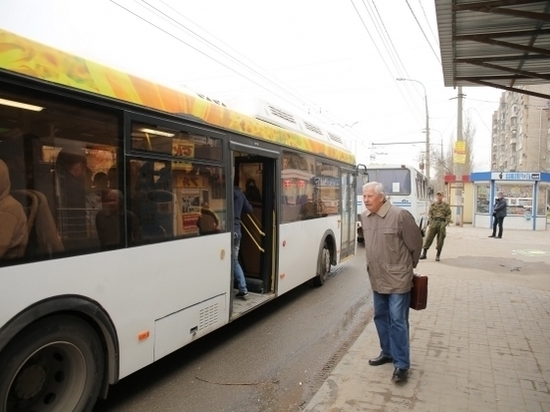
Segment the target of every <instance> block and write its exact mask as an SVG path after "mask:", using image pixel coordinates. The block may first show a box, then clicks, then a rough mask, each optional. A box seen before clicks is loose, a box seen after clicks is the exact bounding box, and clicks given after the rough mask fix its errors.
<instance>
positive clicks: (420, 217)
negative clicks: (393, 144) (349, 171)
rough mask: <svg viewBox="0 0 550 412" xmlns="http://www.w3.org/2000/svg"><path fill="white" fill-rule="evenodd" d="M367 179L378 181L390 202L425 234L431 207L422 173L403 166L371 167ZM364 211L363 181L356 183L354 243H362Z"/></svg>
mask: <svg viewBox="0 0 550 412" xmlns="http://www.w3.org/2000/svg"><path fill="white" fill-rule="evenodd" d="M368 180H369V181H371V182H380V183H382V184H383V185H384V189H385V190H386V193H387V195H388V199H389V200H390V202H391V203H392V204H393V205H395V206H398V207H402V208H403V209H406V210H408V211H409V212H411V214H412V215H413V216H414V219H415V220H416V222H417V223H418V226H419V227H420V229H421V230H422V233H425V231H426V227H427V225H428V210H429V208H430V194H431V193H430V190H431V189H430V188H429V187H428V179H427V178H426V176H425V175H424V174H422V173H421V172H420V171H418V170H417V169H415V168H414V167H411V166H405V165H370V166H369V169H368ZM363 210H365V205H364V204H363V180H362V179H358V180H357V241H358V242H363V241H364V238H363V230H362V229H361V219H360V217H359V216H360V215H361V213H362V212H363Z"/></svg>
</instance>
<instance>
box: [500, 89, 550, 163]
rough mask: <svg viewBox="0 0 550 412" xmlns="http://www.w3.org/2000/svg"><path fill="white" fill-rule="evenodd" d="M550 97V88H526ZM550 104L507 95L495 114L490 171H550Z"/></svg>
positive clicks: (533, 98)
mask: <svg viewBox="0 0 550 412" xmlns="http://www.w3.org/2000/svg"><path fill="white" fill-rule="evenodd" d="M522 89H524V90H529V91H533V92H537V93H544V94H550V84H545V85H533V86H524V87H522ZM549 117H550V100H547V99H543V98H540V97H534V96H530V95H527V94H520V93H514V92H504V93H502V96H501V98H500V104H499V108H498V110H497V111H495V112H494V113H493V120H492V127H493V134H492V146H491V147H492V149H491V170H492V171H501V172H527V171H541V172H545V171H550V129H549V125H550V122H549Z"/></svg>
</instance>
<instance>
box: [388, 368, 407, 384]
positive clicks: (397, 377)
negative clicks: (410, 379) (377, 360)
mask: <svg viewBox="0 0 550 412" xmlns="http://www.w3.org/2000/svg"><path fill="white" fill-rule="evenodd" d="M408 374H409V371H408V370H407V369H400V368H395V370H394V371H393V375H392V377H391V380H392V382H402V381H404V380H407V376H408Z"/></svg>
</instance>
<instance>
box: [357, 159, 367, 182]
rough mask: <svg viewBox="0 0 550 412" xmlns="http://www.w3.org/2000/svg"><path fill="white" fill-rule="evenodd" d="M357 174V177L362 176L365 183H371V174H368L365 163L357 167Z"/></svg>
mask: <svg viewBox="0 0 550 412" xmlns="http://www.w3.org/2000/svg"><path fill="white" fill-rule="evenodd" d="M355 172H356V173H357V175H358V176H359V175H361V176H362V177H363V183H368V182H369V173H368V172H367V166H366V165H364V164H363V163H358V164H357V166H356V167H355Z"/></svg>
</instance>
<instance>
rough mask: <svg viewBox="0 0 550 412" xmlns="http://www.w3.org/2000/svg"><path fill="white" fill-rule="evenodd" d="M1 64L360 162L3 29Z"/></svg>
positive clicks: (343, 152) (316, 142)
mask: <svg viewBox="0 0 550 412" xmlns="http://www.w3.org/2000/svg"><path fill="white" fill-rule="evenodd" d="M0 69H3V70H5V71H9V72H13V73H18V74H20V75H24V76H29V77H34V78H36V79H40V80H44V81H47V82H52V83H56V84H59V85H62V86H68V87H71V88H74V89H79V90H82V91H85V92H89V93H93V94H98V95H101V96H105V97H108V98H114V99H118V100H121V101H125V102H128V103H132V104H136V105H140V106H145V107H148V108H151V109H155V110H160V111H163V112H166V113H170V114H174V115H180V116H181V115H189V116H194V117H196V118H199V119H201V120H203V121H204V122H206V123H209V124H211V125H215V126H218V127H221V128H223V129H226V130H231V131H234V132H237V133H241V134H245V135H248V136H251V137H256V138H260V139H263V140H265V141H268V142H272V143H277V144H281V145H283V146H287V147H291V148H294V149H298V150H303V151H305V152H309V153H313V154H319V155H323V156H326V157H328V158H332V159H335V160H339V161H342V162H346V163H349V164H355V158H354V156H353V154H352V153H351V152H349V151H348V150H346V149H345V148H342V147H338V145H334V144H330V142H323V141H320V140H318V139H313V138H310V137H308V136H304V135H302V134H299V133H296V132H293V131H290V130H285V129H283V128H281V127H277V126H274V125H271V124H269V123H266V122H263V121H260V120H256V119H253V118H251V117H249V116H247V115H244V114H242V113H238V112H235V111H232V110H229V109H227V108H226V107H224V106H222V105H219V104H215V103H212V102H210V101H208V100H207V99H204V98H201V97H200V96H198V95H197V96H193V95H191V94H186V93H184V92H181V91H178V90H174V89H170V88H169V87H166V86H163V85H160V84H157V83H154V82H151V81H148V80H144V79H141V78H139V77H136V76H133V75H131V74H127V73H124V72H121V71H119V70H116V69H112V68H109V67H106V66H103V65H100V64H98V63H95V62H92V61H90V60H86V59H83V58H80V57H77V56H74V55H72V54H69V53H66V52H63V51H61V50H57V49H54V48H52V47H49V46H46V45H43V44H40V43H37V42H34V41H32V40H29V39H26V38H23V37H21V36H19V35H17V34H14V33H11V32H8V31H6V30H3V29H0Z"/></svg>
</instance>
